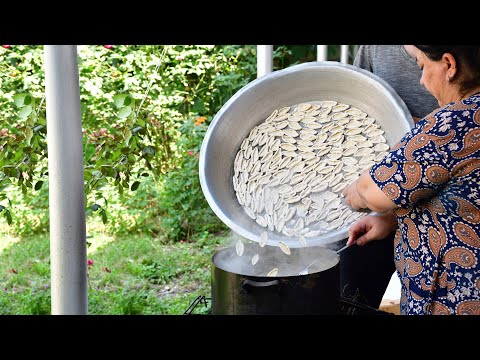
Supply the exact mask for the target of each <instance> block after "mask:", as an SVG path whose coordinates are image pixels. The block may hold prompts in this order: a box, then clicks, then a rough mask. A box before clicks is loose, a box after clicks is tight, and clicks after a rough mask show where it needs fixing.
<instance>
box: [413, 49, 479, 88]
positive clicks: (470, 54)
mask: <svg viewBox="0 0 480 360" xmlns="http://www.w3.org/2000/svg"><path fill="white" fill-rule="evenodd" d="M414 46H415V47H417V48H418V49H419V50H420V51H422V52H423V53H424V54H425V55H426V56H427V57H428V58H429V59H430V60H433V61H439V60H440V59H441V58H442V56H443V54H445V53H450V54H452V55H453V57H454V58H455V60H456V62H457V74H458V75H456V76H455V77H454V78H453V79H452V82H458V84H459V85H460V93H461V94H462V95H465V94H466V93H468V92H469V91H470V90H472V89H475V88H476V87H478V86H480V45H468V46H467V45H465V46H464V45H414Z"/></svg>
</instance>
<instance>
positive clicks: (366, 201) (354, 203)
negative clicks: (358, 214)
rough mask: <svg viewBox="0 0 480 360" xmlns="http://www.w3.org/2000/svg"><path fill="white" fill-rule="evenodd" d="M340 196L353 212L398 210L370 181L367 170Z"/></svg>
mask: <svg viewBox="0 0 480 360" xmlns="http://www.w3.org/2000/svg"><path fill="white" fill-rule="evenodd" d="M342 195H343V196H344V197H345V201H344V202H345V205H348V206H350V207H351V208H352V209H354V210H359V209H367V208H368V209H370V210H373V211H377V212H381V213H383V212H387V211H389V210H394V209H398V206H397V205H396V204H395V203H394V202H393V201H392V200H390V199H389V198H388V197H387V195H385V193H384V192H383V191H382V190H380V188H379V187H378V186H377V184H376V183H375V182H374V181H373V180H372V177H371V176H370V173H369V170H367V171H365V172H364V173H363V174H362V175H361V176H360V177H359V178H358V179H357V180H356V181H355V182H354V183H353V184H351V185H350V186H347V187H346V188H345V189H344V190H343V191H342Z"/></svg>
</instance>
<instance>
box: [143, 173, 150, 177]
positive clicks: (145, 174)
mask: <svg viewBox="0 0 480 360" xmlns="http://www.w3.org/2000/svg"><path fill="white" fill-rule="evenodd" d="M142 176H143V177H148V176H150V175H149V174H148V173H143V174H142Z"/></svg>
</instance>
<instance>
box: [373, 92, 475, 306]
mask: <svg viewBox="0 0 480 360" xmlns="http://www.w3.org/2000/svg"><path fill="white" fill-rule="evenodd" d="M370 175H371V177H372V179H373V181H374V182H375V183H376V184H377V185H378V186H379V187H380V189H382V191H383V192H384V193H385V194H386V195H387V196H388V197H389V198H390V199H391V200H392V201H393V202H395V204H397V205H398V206H400V208H399V209H397V210H395V214H396V216H397V220H398V224H399V229H398V231H397V236H396V239H395V263H396V267H397V271H398V274H399V277H400V280H401V283H402V296H401V301H400V308H401V313H402V314H480V263H479V262H480V93H477V94H474V95H472V96H471V97H469V98H468V99H466V100H463V101H461V102H452V103H450V104H448V105H446V106H445V107H443V108H441V109H437V110H435V111H434V112H432V113H431V114H429V115H427V116H426V117H425V118H424V119H422V120H421V121H420V122H419V123H418V124H417V126H416V127H415V128H414V129H412V130H411V131H410V132H409V133H408V134H407V135H405V136H404V137H403V138H402V140H401V141H400V143H399V144H397V145H396V146H395V147H394V148H393V149H392V150H391V151H390V152H389V153H388V155H387V156H386V157H385V158H384V159H383V160H382V161H381V162H380V163H378V164H376V165H374V166H373V167H372V169H371V170H370Z"/></svg>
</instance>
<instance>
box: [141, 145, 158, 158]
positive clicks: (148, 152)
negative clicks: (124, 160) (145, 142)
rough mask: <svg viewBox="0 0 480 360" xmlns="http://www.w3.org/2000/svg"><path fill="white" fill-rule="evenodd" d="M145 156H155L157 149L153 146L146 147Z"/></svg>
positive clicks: (144, 149)
mask: <svg viewBox="0 0 480 360" xmlns="http://www.w3.org/2000/svg"><path fill="white" fill-rule="evenodd" d="M143 154H144V155H152V156H154V155H155V149H154V148H153V147H152V146H145V147H144V148H143Z"/></svg>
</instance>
